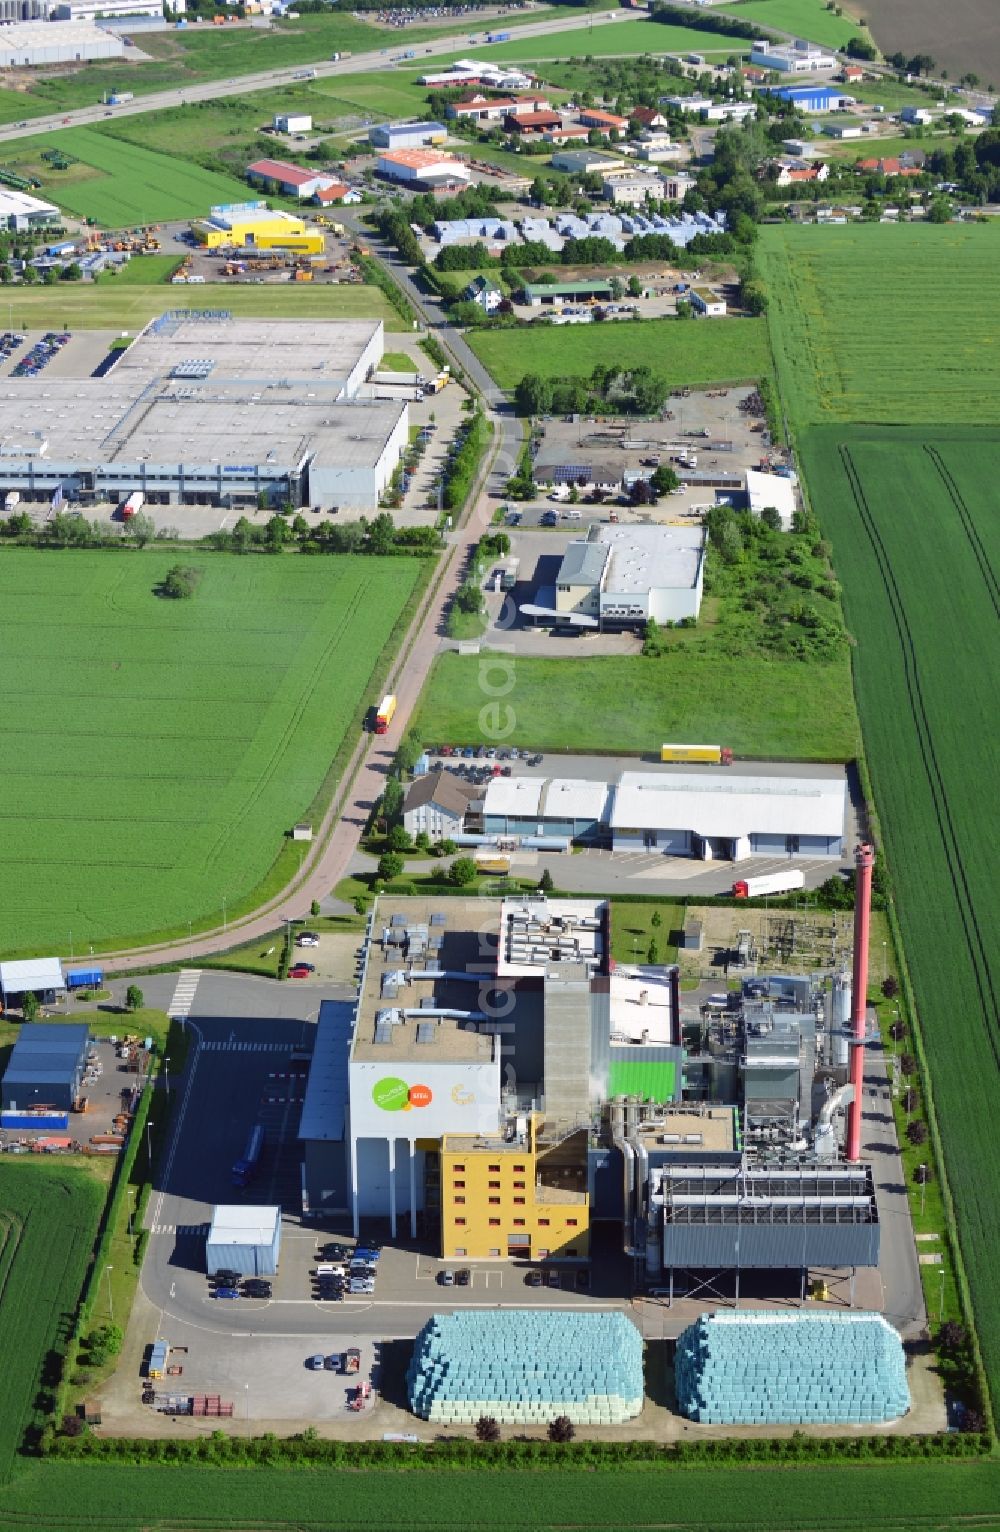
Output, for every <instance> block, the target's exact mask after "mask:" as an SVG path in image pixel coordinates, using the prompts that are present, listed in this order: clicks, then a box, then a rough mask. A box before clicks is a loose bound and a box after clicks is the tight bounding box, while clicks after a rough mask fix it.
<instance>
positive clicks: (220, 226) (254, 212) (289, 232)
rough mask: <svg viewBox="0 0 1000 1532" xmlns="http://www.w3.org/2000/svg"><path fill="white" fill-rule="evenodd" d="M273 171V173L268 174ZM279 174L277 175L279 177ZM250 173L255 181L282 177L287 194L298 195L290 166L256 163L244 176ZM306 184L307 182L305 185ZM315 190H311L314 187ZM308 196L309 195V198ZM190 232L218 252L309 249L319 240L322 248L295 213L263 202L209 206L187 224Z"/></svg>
mask: <svg viewBox="0 0 1000 1532" xmlns="http://www.w3.org/2000/svg"><path fill="white" fill-rule="evenodd" d="M261 166H267V167H269V168H268V169H267V171H266V173H263V172H261V173H260V174H259V175H258V174H257V168H259V167H261ZM272 172H274V174H272ZM279 172H280V174H279ZM251 173H253V174H254V175H255V176H256V178H257V179H260V180H264V181H270V180H274V181H279V180H280V179H281V176H282V175H283V176H284V177H285V184H287V185H288V186H289V187H290V188H291V191H290V192H289V195H291V196H297V195H298V185H299V184H303V183H301V182H299V181H298V178H297V177H296V175H295V172H294V166H282V165H281V162H280V161H278V160H257V161H256V162H255V165H251V166H249V168H248V170H247V174H248V175H250V174H251ZM311 179H312V180H313V181H316V180H323V179H330V178H329V177H327V178H324V177H312V178H311ZM305 184H308V183H305ZM314 189H315V188H314ZM311 194H312V193H310V195H311ZM191 233H192V236H193V237H194V239H195V241H196V242H197V243H198V244H199V245H204V246H205V248H206V250H220V249H224V248H228V247H229V246H232V247H233V248H234V249H235V248H237V247H246V248H248V249H249V248H255V249H258V250H276V249H282V250H297V249H303V250H306V249H308V250H309V251H312V250H313V244H310V243H305V242H308V241H312V242H313V243H314V242H315V240H316V239H317V237H318V238H319V248H320V249H322V247H323V240H322V236H317V235H315V234H311V233H309V232H307V230H306V226H305V224H304V223H303V221H302V219H301V218H299V217H298V216H297V214H295V213H286V212H285V211H284V210H283V209H282V208H269V207H268V205H267V203H266V202H241V203H234V204H233V205H232V206H231V207H213V209H212V212H211V216H210V217H208V218H201V219H199V220H197V222H195V223H193V224H192V225H191Z"/></svg>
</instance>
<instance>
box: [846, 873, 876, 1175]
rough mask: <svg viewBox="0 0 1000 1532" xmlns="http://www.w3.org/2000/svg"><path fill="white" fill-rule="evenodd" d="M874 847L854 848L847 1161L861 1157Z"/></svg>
mask: <svg viewBox="0 0 1000 1532" xmlns="http://www.w3.org/2000/svg"><path fill="white" fill-rule="evenodd" d="M874 862H875V851H874V848H873V847H872V846H868V845H861V846H857V847H855V851H854V863H855V867H856V869H857V871H856V876H855V890H854V974H853V980H852V988H851V1084H852V1085H853V1086H854V1100H853V1101H852V1102H851V1106H850V1111H849V1113H848V1118H847V1146H846V1150H845V1156H846V1158H847V1159H848V1160H859V1159H860V1158H861V1105H862V1100H863V1097H864V1081H865V1028H866V1026H867V1016H866V1012H867V1009H868V943H869V938H870V936H871V919H872V866H873V865H874Z"/></svg>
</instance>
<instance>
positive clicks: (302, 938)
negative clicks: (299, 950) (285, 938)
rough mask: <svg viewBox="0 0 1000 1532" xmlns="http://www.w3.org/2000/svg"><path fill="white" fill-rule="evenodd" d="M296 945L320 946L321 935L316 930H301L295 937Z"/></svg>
mask: <svg viewBox="0 0 1000 1532" xmlns="http://www.w3.org/2000/svg"><path fill="white" fill-rule="evenodd" d="M295 945H296V947H318V946H319V937H318V936H317V935H316V932H315V931H300V932H299V934H298V936H297V937H296V938H295Z"/></svg>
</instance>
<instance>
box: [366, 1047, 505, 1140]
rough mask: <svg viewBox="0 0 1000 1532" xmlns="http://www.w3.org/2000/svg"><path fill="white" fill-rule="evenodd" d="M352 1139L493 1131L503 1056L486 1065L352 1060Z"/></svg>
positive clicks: (411, 1137) (415, 1137)
mask: <svg viewBox="0 0 1000 1532" xmlns="http://www.w3.org/2000/svg"><path fill="white" fill-rule="evenodd" d="M350 1100H351V1136H352V1137H353V1138H356V1139H366V1138H377V1139H382V1140H386V1139H389V1138H404V1139H407V1140H408V1141H409V1142H411V1143H413V1142H415V1141H416V1140H417V1139H418V1138H419V1139H425V1138H440V1137H441V1135H442V1134H443V1133H495V1132H496V1130H497V1124H498V1122H499V1113H500V1055H499V1052H498V1053H497V1055H496V1057H495V1058H493V1059H491V1060H489V1062H487V1063H482V1064H470V1063H459V1062H456V1063H448V1062H443V1063H426V1064H425V1063H421V1062H416V1063H411V1062H409V1061H408V1060H407V1061H403V1060H400V1059H398V1058H397V1059H394V1058H393V1057H392V1056H391V1054H390V1055H389V1057H388V1058H387V1060H386V1062H385V1063H381V1062H378V1063H375V1062H370V1061H369V1060H367V1059H366V1060H364V1061H361V1062H359V1061H356V1060H352V1062H351V1066H350Z"/></svg>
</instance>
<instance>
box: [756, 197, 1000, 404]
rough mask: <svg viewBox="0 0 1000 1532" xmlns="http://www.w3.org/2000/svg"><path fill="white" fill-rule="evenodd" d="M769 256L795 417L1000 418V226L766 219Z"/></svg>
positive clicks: (765, 260) (778, 343)
mask: <svg viewBox="0 0 1000 1532" xmlns="http://www.w3.org/2000/svg"><path fill="white" fill-rule="evenodd" d="M759 264H760V267H761V271H762V274H763V276H764V279H765V281H766V283H767V286H768V290H769V294H770V310H769V314H768V318H769V322H770V325H771V333H772V339H773V344H774V352H775V361H776V365H777V368H778V379H779V383H780V385H781V391H782V394H783V396H784V400H785V405H786V407H787V409H788V411H789V413H790V415H791V416H792V419H793V421H794V422H796V423H798V424H799V425H806V424H810V423H814V424H822V423H824V422H828V421H836V420H842V421H865V422H870V423H872V424H879V425H911V424H917V423H919V422H927V423H928V424H932V425H945V424H948V423H949V422H955V423H961V424H977V425H978V424H982V425H997V424H1000V283H998V282H997V280H996V272H997V269H998V266H1000V229H998V228H997V227H995V225H994V224H992V223H990V224H988V225H983V224H943V225H926V226H925V225H923V224H900V225H898V226H893V225H891V224H850V225H846V226H843V227H839V228H832V229H825V228H818V227H816V226H815V225H812V226H803V227H801V228H783V227H778V226H771V227H765V228H762V229H761V231H760V242H759Z"/></svg>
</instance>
